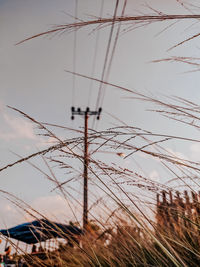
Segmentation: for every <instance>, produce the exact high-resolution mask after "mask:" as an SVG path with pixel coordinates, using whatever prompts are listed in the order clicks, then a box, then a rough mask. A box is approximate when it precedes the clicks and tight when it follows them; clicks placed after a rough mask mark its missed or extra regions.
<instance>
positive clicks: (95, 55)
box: [88, 0, 104, 107]
mask: <svg viewBox="0 0 200 267" xmlns="http://www.w3.org/2000/svg"><path fill="white" fill-rule="evenodd" d="M103 8H104V0H102V1H101V7H100V13H99V18H100V19H101V18H102V14H103ZM99 37H100V31H97V35H96V42H95V50H94V58H93V63H92V72H91V77H93V76H94V73H95V69H96V60H97V51H98V48H99ZM93 82H94V81H93V80H91V81H90V88H89V97H88V107H89V106H90V100H91V98H92V86H93Z"/></svg>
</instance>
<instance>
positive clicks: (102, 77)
mask: <svg viewBox="0 0 200 267" xmlns="http://www.w3.org/2000/svg"><path fill="white" fill-rule="evenodd" d="M118 4H119V0H116V5H115V10H114V15H113V20H112V27H111V30H110V35H109V39H108V44H107V49H106V55H105V59H104V65H103V71H102V74H101V80H104V75H105V70H106V65H107V61H108V55H109V51H110V46H111V40H112V35H113V30H114V23H115V17H116V15H117V9H118ZM101 91H102V84H100V86H99V92H98V96H97V101H96V109H97V108H98V106H99V101H100V96H101Z"/></svg>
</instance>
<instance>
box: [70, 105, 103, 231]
mask: <svg viewBox="0 0 200 267" xmlns="http://www.w3.org/2000/svg"><path fill="white" fill-rule="evenodd" d="M71 111H72V116H71V119H72V120H74V116H75V115H80V116H84V122H85V123H84V124H85V127H84V162H83V164H84V172H83V178H84V182H83V230H84V231H86V230H87V224H88V164H89V157H88V119H89V116H91V115H94V116H97V120H99V119H100V114H101V111H102V108H99V109H98V111H91V110H90V109H89V108H88V107H87V108H86V110H85V111H84V110H81V109H80V108H77V110H76V109H75V107H71Z"/></svg>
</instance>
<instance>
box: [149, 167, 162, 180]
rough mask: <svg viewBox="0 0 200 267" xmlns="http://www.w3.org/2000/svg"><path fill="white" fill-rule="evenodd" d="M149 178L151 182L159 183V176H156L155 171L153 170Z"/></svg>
mask: <svg viewBox="0 0 200 267" xmlns="http://www.w3.org/2000/svg"><path fill="white" fill-rule="evenodd" d="M149 178H150V179H151V180H152V181H155V182H159V181H160V175H159V174H158V172H157V171H156V170H153V171H152V172H151V173H150V174H149Z"/></svg>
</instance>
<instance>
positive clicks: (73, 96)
mask: <svg viewBox="0 0 200 267" xmlns="http://www.w3.org/2000/svg"><path fill="white" fill-rule="evenodd" d="M77 16H78V0H75V10H74V17H75V22H76V20H77ZM76 52H77V30H76V28H75V31H74V47H73V70H74V71H75V70H76ZM75 99H76V77H75V75H73V76H72V105H73V106H74V105H75Z"/></svg>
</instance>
